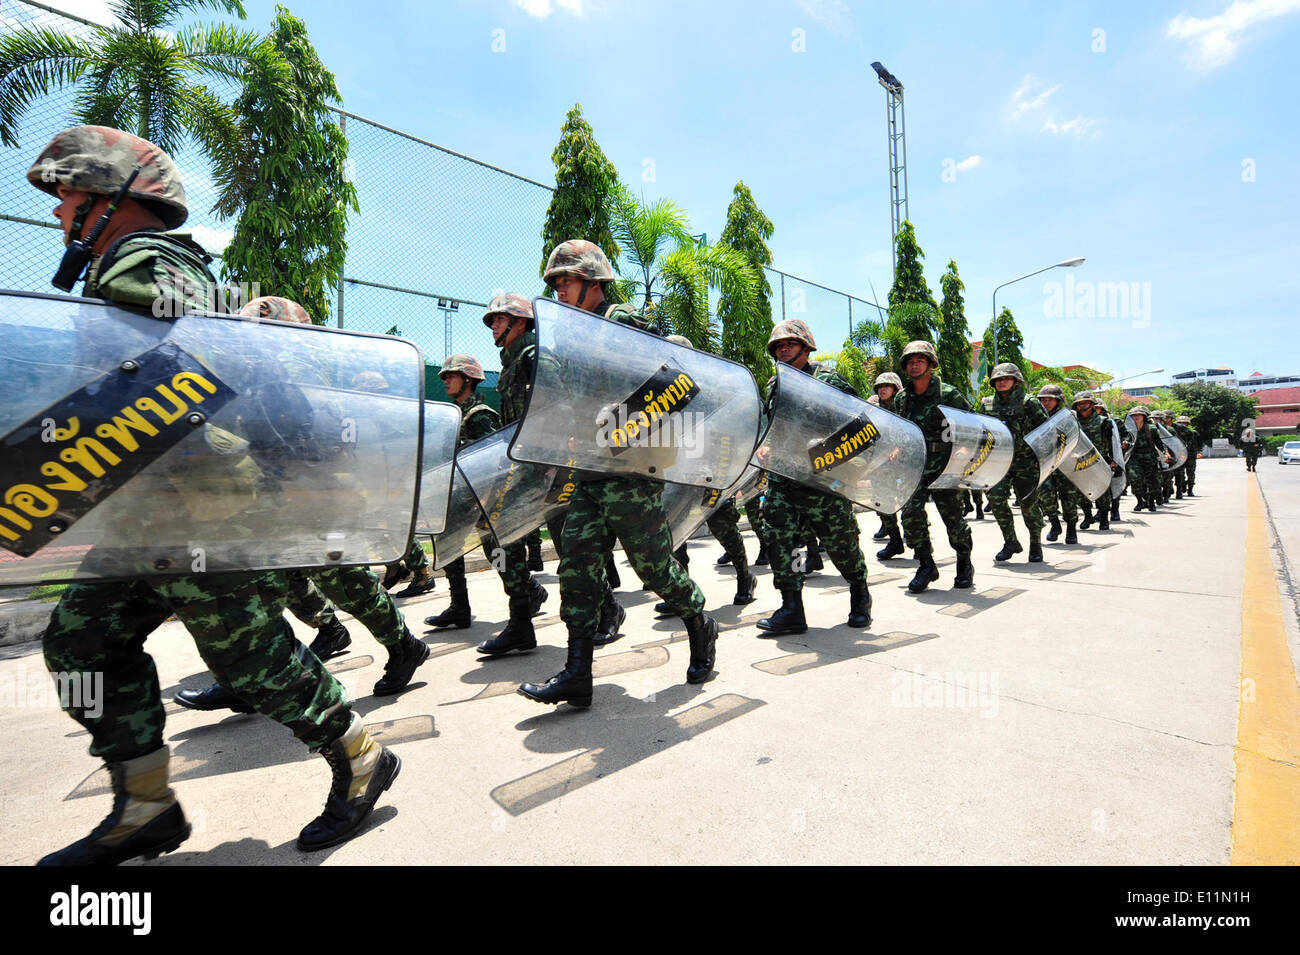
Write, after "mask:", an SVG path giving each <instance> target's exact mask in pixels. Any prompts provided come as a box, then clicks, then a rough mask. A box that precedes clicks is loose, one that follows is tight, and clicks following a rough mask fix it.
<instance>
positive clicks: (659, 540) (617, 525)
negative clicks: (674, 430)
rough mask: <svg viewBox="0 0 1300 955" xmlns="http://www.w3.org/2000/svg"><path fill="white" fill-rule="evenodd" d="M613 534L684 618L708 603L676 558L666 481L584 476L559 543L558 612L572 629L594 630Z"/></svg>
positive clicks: (634, 564)
mask: <svg viewBox="0 0 1300 955" xmlns="http://www.w3.org/2000/svg"><path fill="white" fill-rule="evenodd" d="M615 538H617V539H618V540H619V541H620V542H621V543H622V544H623V552H624V553H625V554H627V558H628V560H629V561H630V562H631V564H632V569H633V570H634V571H636V574H637V576H638V577H640V578H641V580H642V581H644V582H645V583H646V584H648V585H649V586H650V589H651V590H653V591H654V592H655V593H657V594H658V595H659V596H660V597H662V598H663V599H664V602H665V603H667V604H668V606H669V607H671V608H672V610H673V613H675V614H677V616H679V617H682V618H683V619H685V618H687V617H694V616H696V615H697V614H699V613H700V612H701V611H702V610H703V609H704V594H703V593H701V592H700V588H699V587H697V586H696V585H695V582H694V581H692V580H691V578H690V577H689V576H687V574H686V571H685V570H683V569H682V566H681V564H679V563H678V562H677V561H676V560H675V559H674V558H673V554H672V550H673V542H672V533H671V532H670V531H669V530H668V519H667V516H666V515H665V514H664V488H663V485H662V484H660V483H659V482H657V481H648V480H644V479H642V478H606V479H605V480H601V481H583V482H581V483H579V484H578V486H577V489H576V490H575V491H574V492H573V497H572V499H571V500H570V502H569V511H568V516H567V517H566V519H565V522H564V537H563V543H562V545H561V547H560V569H559V578H560V618H561V619H562V620H563V621H564V622H565V623H566V624H567V625H568V627H569V630H570V633H578V634H583V635H591V634H594V633H595V632H596V627H597V625H598V624H599V622H600V607H601V604H602V603H603V602H604V599H605V585H606V580H607V576H606V572H605V567H606V563H607V561H608V559H609V557H610V556H611V554H612V552H613V549H614V540H615Z"/></svg>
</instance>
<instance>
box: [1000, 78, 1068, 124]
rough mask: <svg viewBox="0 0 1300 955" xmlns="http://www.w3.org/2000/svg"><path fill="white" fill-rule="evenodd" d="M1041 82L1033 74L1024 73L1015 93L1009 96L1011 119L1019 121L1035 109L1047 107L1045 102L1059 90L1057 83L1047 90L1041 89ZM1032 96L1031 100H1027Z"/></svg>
mask: <svg viewBox="0 0 1300 955" xmlns="http://www.w3.org/2000/svg"><path fill="white" fill-rule="evenodd" d="M1042 87H1043V82H1042V80H1040V79H1039V78H1038V77H1036V76H1035V75H1034V74H1033V73H1026V74H1025V78H1024V79H1023V80H1021V81H1020V85H1019V86H1018V87H1016V91H1015V92H1014V93H1012V94H1011V118H1012V119H1019V118H1020V117H1021V116H1023V115H1025V113H1028V112H1030V111H1031V110H1035V109H1042V108H1043V107H1044V106H1046V105H1047V100H1048V99H1049V98H1050V97H1051V95H1052V94H1053V93H1055V92H1056V91H1057V90H1059V89H1060V88H1061V84H1060V83H1057V84H1056V85H1055V86H1053V87H1051V88H1049V89H1043V88H1042ZM1031 95H1032V97H1033V98H1032V99H1030V98H1028V97H1030V96H1031Z"/></svg>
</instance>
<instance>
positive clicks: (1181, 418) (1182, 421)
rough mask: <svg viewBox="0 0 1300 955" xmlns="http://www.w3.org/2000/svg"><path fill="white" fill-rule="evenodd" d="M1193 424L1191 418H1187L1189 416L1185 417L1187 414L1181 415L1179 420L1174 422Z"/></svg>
mask: <svg viewBox="0 0 1300 955" xmlns="http://www.w3.org/2000/svg"><path fill="white" fill-rule="evenodd" d="M1191 423H1192V419H1191V418H1189V417H1187V415H1185V414H1180V415H1179V416H1178V418H1177V420H1175V421H1174V424H1186V425H1190V424H1191Z"/></svg>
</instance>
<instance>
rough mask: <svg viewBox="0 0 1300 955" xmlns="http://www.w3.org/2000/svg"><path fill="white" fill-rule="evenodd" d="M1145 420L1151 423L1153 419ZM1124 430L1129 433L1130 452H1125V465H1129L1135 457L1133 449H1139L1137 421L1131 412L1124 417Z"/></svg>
mask: <svg viewBox="0 0 1300 955" xmlns="http://www.w3.org/2000/svg"><path fill="white" fill-rule="evenodd" d="M1144 417H1145V416H1144ZM1145 420H1147V421H1150V420H1151V419H1150V418H1145ZM1124 430H1125V431H1126V432H1128V450H1127V451H1125V452H1124V463H1125V464H1128V461H1129V458H1131V457H1133V449H1134V448H1136V447H1137V436H1138V427H1137V421H1136V420H1135V419H1134V417H1133V412H1131V411H1130V412H1129V413H1128V414H1126V415H1125V416H1124Z"/></svg>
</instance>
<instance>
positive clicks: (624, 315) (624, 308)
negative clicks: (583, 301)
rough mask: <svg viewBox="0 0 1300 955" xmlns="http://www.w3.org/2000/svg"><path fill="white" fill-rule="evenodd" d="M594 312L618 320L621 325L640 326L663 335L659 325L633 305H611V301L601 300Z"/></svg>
mask: <svg viewBox="0 0 1300 955" xmlns="http://www.w3.org/2000/svg"><path fill="white" fill-rule="evenodd" d="M593 314H596V315H599V316H600V317H601V318H604V319H608V320H609V321H611V322H618V323H619V324H620V325H631V326H632V327H633V328H639V329H640V330H641V331H643V332H649V333H650V334H652V335H658V336H660V337H661V338H662V337H663V332H662V331H660V329H659V326H658V325H656V324H654V323H653V322H649V321H646V319H645V318H644V317H643V316H642V315H641V313H640V312H638V311H637V310H636V309H635V308H634V307H633V306H631V305H628V304H626V303H623V304H621V305H611V304H610V303H609V302H601V303H600V305H598V306H597V307H596V310H595V312H594V313H593Z"/></svg>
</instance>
